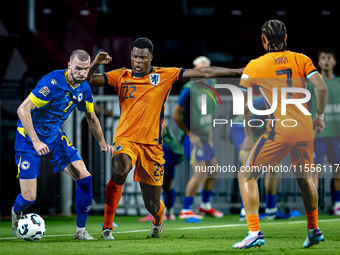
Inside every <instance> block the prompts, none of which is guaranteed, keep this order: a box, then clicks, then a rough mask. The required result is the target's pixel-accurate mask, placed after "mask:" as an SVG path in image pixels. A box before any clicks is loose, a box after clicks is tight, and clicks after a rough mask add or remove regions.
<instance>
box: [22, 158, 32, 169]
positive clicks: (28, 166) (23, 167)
mask: <svg viewBox="0 0 340 255" xmlns="http://www.w3.org/2000/svg"><path fill="white" fill-rule="evenodd" d="M21 168H22V170H27V169H28V168H30V162H28V161H26V160H25V161H23V162H22V163H21Z"/></svg>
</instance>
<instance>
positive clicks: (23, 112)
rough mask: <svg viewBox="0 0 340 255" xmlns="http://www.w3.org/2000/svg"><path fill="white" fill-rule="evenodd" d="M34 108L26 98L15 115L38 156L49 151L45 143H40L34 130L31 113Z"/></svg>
mask: <svg viewBox="0 0 340 255" xmlns="http://www.w3.org/2000/svg"><path fill="white" fill-rule="evenodd" d="M35 108H36V106H35V105H34V104H33V102H32V101H31V99H30V98H29V97H27V98H26V99H25V101H23V102H22V103H21V105H20V106H19V108H18V110H17V114H18V117H19V119H20V121H21V124H22V126H23V127H24V129H25V131H26V133H27V135H28V136H29V138H30V139H31V141H32V144H33V147H34V149H35V150H36V151H37V153H38V154H39V155H45V154H47V153H49V152H50V150H49V148H48V146H47V145H46V144H45V143H43V142H42V141H40V139H39V137H38V135H37V133H36V132H35V130H34V127H33V121H32V115H31V111H32V110H34V109H35Z"/></svg>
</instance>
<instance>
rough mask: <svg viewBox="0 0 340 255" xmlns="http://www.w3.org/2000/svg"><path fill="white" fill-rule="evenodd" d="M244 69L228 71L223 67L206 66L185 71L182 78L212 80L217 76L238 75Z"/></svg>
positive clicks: (228, 69)
mask: <svg viewBox="0 0 340 255" xmlns="http://www.w3.org/2000/svg"><path fill="white" fill-rule="evenodd" d="M243 70H244V68H238V69H230V68H224V67H216V66H207V67H201V68H198V69H185V71H184V72H183V78H214V77H219V76H231V75H239V74H242V73H243Z"/></svg>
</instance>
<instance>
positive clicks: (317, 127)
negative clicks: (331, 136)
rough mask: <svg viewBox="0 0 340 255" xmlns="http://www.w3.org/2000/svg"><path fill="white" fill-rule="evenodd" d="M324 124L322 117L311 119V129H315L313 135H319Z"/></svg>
mask: <svg viewBox="0 0 340 255" xmlns="http://www.w3.org/2000/svg"><path fill="white" fill-rule="evenodd" d="M325 127H326V125H325V122H324V121H323V119H320V118H318V117H316V118H315V119H314V120H313V129H314V130H315V135H319V134H321V133H322V131H323V130H324V129H325Z"/></svg>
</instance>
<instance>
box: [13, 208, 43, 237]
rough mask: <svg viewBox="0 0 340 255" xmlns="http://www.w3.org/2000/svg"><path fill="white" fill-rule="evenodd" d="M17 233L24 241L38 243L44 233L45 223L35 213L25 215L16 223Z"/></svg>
mask: <svg viewBox="0 0 340 255" xmlns="http://www.w3.org/2000/svg"><path fill="white" fill-rule="evenodd" d="M17 231H18V234H19V236H20V237H21V238H22V239H24V240H26V241H32V242H34V241H38V240H40V238H42V236H43V235H44V233H45V221H44V220H43V218H41V217H40V216H39V215H38V214H36V213H29V214H25V215H24V216H23V217H22V218H21V219H20V220H19V222H18V229H17Z"/></svg>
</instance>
